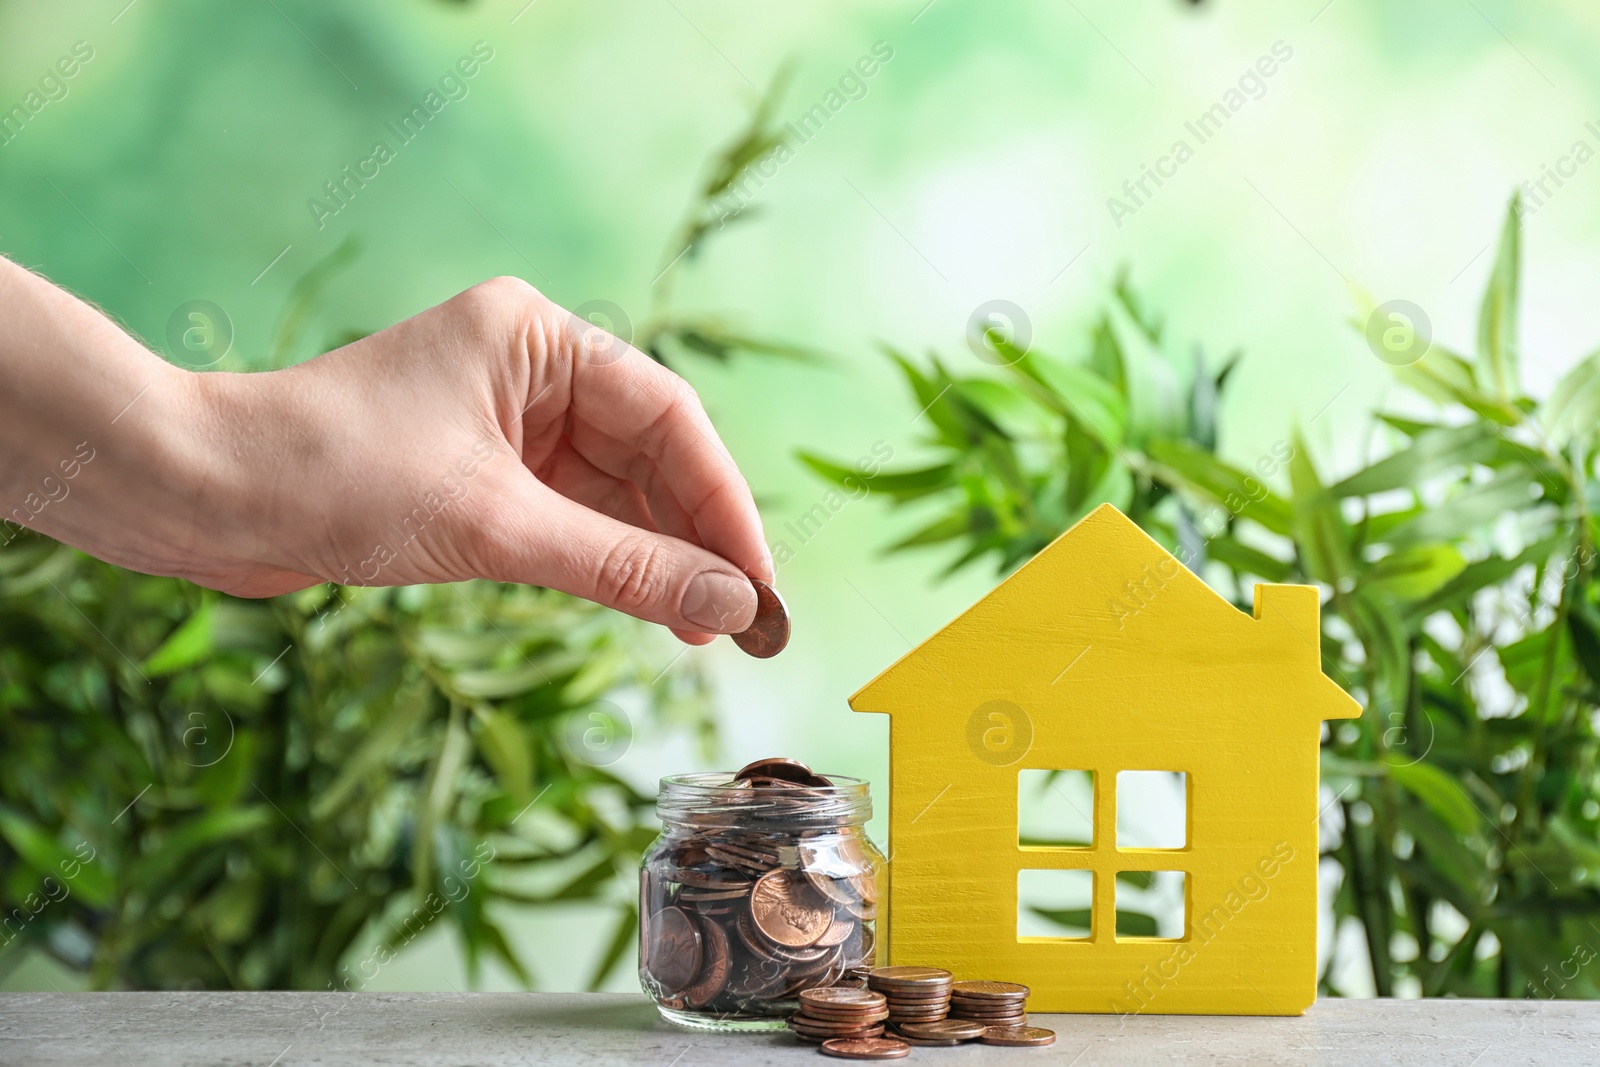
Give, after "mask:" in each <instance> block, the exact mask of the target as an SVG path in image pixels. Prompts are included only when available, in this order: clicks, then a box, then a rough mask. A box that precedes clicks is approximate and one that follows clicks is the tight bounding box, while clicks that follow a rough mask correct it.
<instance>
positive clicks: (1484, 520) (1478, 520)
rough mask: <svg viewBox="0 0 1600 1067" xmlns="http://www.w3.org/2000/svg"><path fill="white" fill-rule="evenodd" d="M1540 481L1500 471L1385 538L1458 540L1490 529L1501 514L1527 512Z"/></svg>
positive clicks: (1400, 541)
mask: <svg viewBox="0 0 1600 1067" xmlns="http://www.w3.org/2000/svg"><path fill="white" fill-rule="evenodd" d="M1537 487H1538V482H1536V481H1534V480H1533V479H1532V478H1530V477H1529V475H1528V472H1527V471H1526V470H1518V469H1516V468H1511V469H1508V470H1503V471H1499V472H1498V473H1496V474H1495V476H1494V477H1493V478H1490V479H1489V480H1488V481H1485V482H1475V483H1472V484H1471V485H1469V486H1466V487H1465V488H1463V489H1462V490H1461V491H1460V492H1458V493H1456V494H1455V495H1454V496H1452V497H1450V498H1448V499H1447V500H1445V501H1444V502H1443V503H1441V504H1438V505H1437V506H1434V507H1429V508H1424V509H1423V510H1422V511H1421V512H1419V513H1418V514H1417V515H1416V516H1415V517H1414V518H1411V519H1408V520H1407V521H1406V522H1404V523H1402V524H1400V525H1399V526H1397V527H1395V529H1393V530H1392V531H1390V532H1389V534H1388V536H1387V537H1386V538H1385V540H1387V541H1388V542H1389V543H1391V544H1394V545H1403V544H1414V543H1416V542H1418V541H1454V540H1457V539H1458V538H1462V537H1466V536H1468V535H1469V534H1472V533H1475V532H1477V531H1478V530H1481V529H1483V528H1484V527H1486V526H1490V525H1493V524H1494V522H1495V521H1496V520H1498V519H1499V518H1500V516H1501V515H1504V514H1506V513H1508V512H1509V513H1516V512H1520V511H1524V510H1526V509H1527V508H1528V507H1529V505H1530V504H1532V502H1533V500H1534V498H1535V495H1536V493H1535V490H1536V488H1537Z"/></svg>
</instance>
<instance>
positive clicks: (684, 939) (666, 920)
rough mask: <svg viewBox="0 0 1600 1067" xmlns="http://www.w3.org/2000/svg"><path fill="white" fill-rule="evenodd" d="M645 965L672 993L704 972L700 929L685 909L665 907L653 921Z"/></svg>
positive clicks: (662, 985) (665, 988)
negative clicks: (701, 962)
mask: <svg viewBox="0 0 1600 1067" xmlns="http://www.w3.org/2000/svg"><path fill="white" fill-rule="evenodd" d="M650 928H651V930H652V937H651V938H650V941H649V947H648V951H647V953H646V956H645V966H646V969H648V970H649V972H650V974H651V976H652V977H654V978H655V980H656V981H658V982H660V983H661V987H662V988H663V989H664V990H667V991H669V992H674V993H675V992H677V991H679V990H681V989H682V988H683V987H684V986H686V985H688V984H689V983H690V981H692V980H693V979H694V976H695V975H696V974H697V973H699V971H700V953H701V948H700V929H699V926H698V925H697V924H696V923H695V921H694V920H693V919H691V918H689V915H688V913H687V912H685V911H684V910H683V909H682V908H662V909H661V911H660V912H659V913H658V914H657V915H656V917H655V918H654V919H653V920H652V921H651V923H650Z"/></svg>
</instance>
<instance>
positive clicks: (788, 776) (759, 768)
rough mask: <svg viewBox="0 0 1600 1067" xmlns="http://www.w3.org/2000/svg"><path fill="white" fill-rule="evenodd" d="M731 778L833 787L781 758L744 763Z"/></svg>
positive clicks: (794, 762) (811, 772)
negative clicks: (773, 780) (775, 780)
mask: <svg viewBox="0 0 1600 1067" xmlns="http://www.w3.org/2000/svg"><path fill="white" fill-rule="evenodd" d="M752 654H753V653H752ZM733 777H734V779H735V780H737V779H740V778H776V779H778V780H779V781H784V782H793V783H794V784H795V785H809V786H822V787H831V786H832V785H833V783H832V782H830V781H828V780H827V779H826V778H824V777H822V776H821V775H820V774H817V773H815V772H813V771H812V770H811V768H810V767H807V766H806V765H805V764H804V763H801V762H800V761H799V760H797V759H785V758H784V757H782V756H769V757H768V758H766V759H758V760H756V761H755V762H753V763H746V764H745V765H744V766H743V767H740V768H739V769H738V770H737V771H736V772H734V775H733ZM764 784H765V783H764Z"/></svg>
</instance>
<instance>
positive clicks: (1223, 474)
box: [1147, 439, 1291, 537]
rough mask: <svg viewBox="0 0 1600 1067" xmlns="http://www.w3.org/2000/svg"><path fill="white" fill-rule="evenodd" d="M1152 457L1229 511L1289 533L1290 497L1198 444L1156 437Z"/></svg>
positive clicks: (1176, 480) (1172, 473)
mask: <svg viewBox="0 0 1600 1067" xmlns="http://www.w3.org/2000/svg"><path fill="white" fill-rule="evenodd" d="M1147 451H1148V452H1149V454H1150V458H1151V459H1153V460H1154V461H1155V462H1156V463H1158V464H1160V465H1161V466H1162V467H1164V468H1166V470H1167V472H1168V473H1169V474H1170V475H1171V476H1172V480H1173V481H1174V482H1177V483H1180V484H1182V485H1185V486H1187V487H1188V488H1189V489H1191V490H1192V491H1194V492H1196V493H1199V494H1201V495H1202V496H1206V497H1209V498H1210V499H1212V500H1214V501H1216V502H1217V503H1219V504H1221V505H1222V506H1223V507H1225V508H1227V509H1228V511H1229V512H1231V513H1233V514H1235V515H1240V516H1243V517H1244V518H1247V519H1252V520H1254V521H1255V522H1258V523H1260V524H1261V525H1262V526H1263V527H1265V528H1266V529H1268V530H1270V531H1271V532H1273V533H1275V534H1282V535H1284V536H1286V537H1287V536H1288V534H1289V527H1290V521H1291V512H1290V508H1289V503H1288V501H1286V500H1284V499H1283V498H1282V497H1280V496H1278V495H1277V494H1276V493H1274V492H1272V490H1270V489H1268V488H1267V487H1266V485H1265V484H1264V483H1262V482H1261V481H1260V480H1259V479H1258V478H1256V477H1255V476H1254V475H1252V474H1246V473H1245V472H1244V471H1242V470H1240V469H1238V468H1237V467H1234V466H1230V465H1229V464H1227V463H1225V462H1223V461H1222V460H1220V459H1218V458H1217V457H1216V456H1214V455H1212V454H1211V453H1209V452H1207V451H1205V450H1204V449H1201V448H1197V447H1195V446H1194V445H1192V444H1190V443H1189V442H1187V441H1177V440H1168V439H1157V440H1153V441H1151V442H1150V444H1149V446H1148V448H1147Z"/></svg>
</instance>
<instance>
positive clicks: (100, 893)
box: [0, 807, 113, 908]
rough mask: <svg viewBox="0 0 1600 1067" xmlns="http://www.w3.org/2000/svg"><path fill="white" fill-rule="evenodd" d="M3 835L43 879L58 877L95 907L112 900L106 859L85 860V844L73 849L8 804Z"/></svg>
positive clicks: (0, 814)
mask: <svg viewBox="0 0 1600 1067" xmlns="http://www.w3.org/2000/svg"><path fill="white" fill-rule="evenodd" d="M0 837H4V838H5V839H6V843H7V844H9V845H10V846H11V847H12V848H14V849H16V850H17V855H19V856H21V857H22V858H23V860H24V861H26V862H27V864H28V866H30V867H32V868H33V869H34V870H35V871H37V872H38V875H39V878H40V879H41V880H42V879H44V878H55V879H57V880H58V881H63V882H65V883H66V884H68V885H70V886H71V888H72V890H73V892H75V893H77V894H78V895H79V896H81V897H82V898H83V900H84V902H85V903H87V904H89V905H91V906H93V907H97V908H103V907H105V906H106V905H108V904H110V903H111V897H112V892H113V885H112V881H111V876H110V875H109V874H108V873H106V869H105V866H104V860H101V859H98V858H96V859H88V860H86V859H84V857H83V853H82V852H81V848H82V844H80V845H79V846H75V847H74V848H73V849H69V848H67V847H66V846H65V845H63V844H61V842H59V841H58V840H56V839H55V838H54V837H52V836H51V835H50V834H48V833H46V832H45V831H44V830H43V829H41V828H40V827H38V826H35V825H34V824H33V823H31V822H29V821H28V820H27V819H26V818H25V817H24V816H23V815H22V814H21V813H19V812H16V811H13V810H12V809H10V808H5V807H0ZM89 848H90V852H89V855H90V856H97V854H96V853H95V852H94V850H93V846H92V845H91V846H89ZM69 872H70V876H69Z"/></svg>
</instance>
